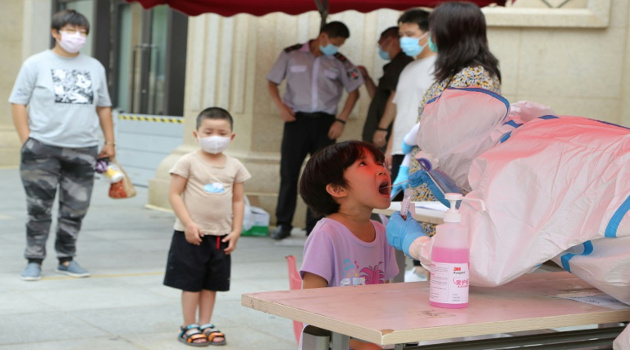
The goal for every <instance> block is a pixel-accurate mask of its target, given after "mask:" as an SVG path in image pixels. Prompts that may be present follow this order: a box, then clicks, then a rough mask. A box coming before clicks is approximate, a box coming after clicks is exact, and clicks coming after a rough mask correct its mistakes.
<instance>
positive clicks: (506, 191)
mask: <svg viewBox="0 0 630 350" xmlns="http://www.w3.org/2000/svg"><path fill="white" fill-rule="evenodd" d="M438 45H439V43H438ZM413 132H415V133H416V134H417V137H416V138H417V143H418V146H419V147H420V149H421V151H420V152H418V153H417V154H415V155H414V156H415V157H416V158H417V159H418V158H424V159H428V160H429V161H431V163H432V166H433V168H437V169H439V170H441V171H442V172H443V173H445V174H446V175H447V176H449V177H450V178H451V179H452V180H453V181H454V182H455V184H457V186H458V187H459V188H460V189H461V190H462V192H463V193H467V194H466V196H465V198H472V199H480V200H483V202H484V203H485V207H486V210H485V211H484V210H482V209H481V206H480V205H479V204H478V203H477V202H476V201H462V202H461V204H460V208H459V212H460V214H461V218H462V222H461V223H462V225H464V226H466V227H467V230H468V234H469V245H470V284H471V285H473V286H485V287H487V286H498V285H501V284H504V283H507V282H510V281H512V280H513V279H515V278H517V277H519V276H521V275H522V274H524V273H527V272H530V271H533V270H535V269H536V268H538V267H539V266H540V265H541V264H543V263H545V262H546V261H548V260H552V261H554V262H555V263H557V264H558V265H559V266H561V267H562V268H564V269H565V270H566V271H569V272H571V273H572V274H574V275H575V276H578V277H580V278H582V279H583V280H584V281H586V282H588V283H589V284H591V285H592V286H594V287H596V288H598V289H599V290H601V291H602V292H604V293H606V294H608V295H610V296H612V297H614V298H616V299H617V300H619V301H621V302H623V303H626V304H630V214H628V211H629V210H630V129H628V128H625V127H622V126H618V125H613V124H610V123H606V122H602V121H599V120H594V119H588V118H582V117H571V116H558V115H553V114H549V110H548V109H547V108H544V107H541V106H540V105H538V104H536V103H529V102H527V103H524V102H519V103H516V104H514V105H512V106H510V104H509V103H508V101H507V100H506V99H505V98H503V97H502V96H500V95H498V94H495V93H493V92H490V91H488V90H484V89H481V88H474V87H470V88H448V89H446V90H445V91H444V92H443V93H442V94H441V95H440V96H439V97H438V98H436V99H434V100H432V101H431V102H430V103H428V104H427V105H426V107H425V110H424V112H423V114H422V116H421V120H420V123H419V125H418V127H416V128H415V129H414V130H412V131H411V133H413ZM408 136H409V135H408ZM410 182H411V186H412V187H416V186H419V185H420V184H422V183H427V185H428V186H429V188H430V189H431V190H432V192H433V193H434V194H435V195H436V198H438V199H439V200H441V201H443V202H445V201H444V195H443V194H442V193H440V191H439V189H438V187H437V186H436V185H435V183H434V182H432V181H431V178H430V177H429V176H428V174H427V172H425V171H418V172H416V173H413V174H411V176H410ZM445 204H446V203H445ZM387 238H388V241H389V243H390V244H391V245H393V246H394V247H395V248H396V249H399V250H403V251H404V252H405V253H406V254H407V255H408V256H410V257H412V258H414V259H418V260H420V261H421V262H422V265H423V266H424V267H427V268H430V260H431V237H428V236H427V235H425V233H424V232H423V231H422V228H421V227H420V225H419V224H418V223H417V222H416V221H415V220H414V219H413V218H411V217H410V216H408V217H407V219H406V220H405V219H403V218H402V217H401V216H400V214H399V213H398V212H396V213H394V214H393V215H392V217H391V219H390V221H389V224H388V226H387ZM614 348H615V349H630V328H628V327H627V328H626V329H625V330H624V331H623V332H622V333H621V335H620V336H619V337H618V338H617V339H616V340H615V343H614Z"/></svg>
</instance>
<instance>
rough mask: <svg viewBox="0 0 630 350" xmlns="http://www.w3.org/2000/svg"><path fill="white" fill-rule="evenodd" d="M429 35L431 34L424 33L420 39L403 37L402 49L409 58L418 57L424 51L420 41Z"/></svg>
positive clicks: (401, 40)
mask: <svg viewBox="0 0 630 350" xmlns="http://www.w3.org/2000/svg"><path fill="white" fill-rule="evenodd" d="M427 34H429V33H424V35H422V36H421V37H419V38H410V37H408V36H403V37H401V38H400V48H401V49H402V51H403V52H404V53H405V55H407V56H410V57H416V56H418V55H419V54H420V53H421V52H422V50H424V46H422V45H420V40H421V39H422V38H424V37H425V36H426V35H427Z"/></svg>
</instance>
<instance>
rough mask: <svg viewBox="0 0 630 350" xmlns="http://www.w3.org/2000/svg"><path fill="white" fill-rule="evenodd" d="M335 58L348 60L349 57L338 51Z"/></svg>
mask: <svg viewBox="0 0 630 350" xmlns="http://www.w3.org/2000/svg"><path fill="white" fill-rule="evenodd" d="M335 58H336V59H338V60H339V61H341V62H346V61H347V60H348V59H347V58H346V56H344V55H342V54H341V53H339V52H337V53H336V54H335Z"/></svg>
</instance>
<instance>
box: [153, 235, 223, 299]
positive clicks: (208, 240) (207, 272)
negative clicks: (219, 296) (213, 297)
mask: <svg viewBox="0 0 630 350" xmlns="http://www.w3.org/2000/svg"><path fill="white" fill-rule="evenodd" d="M224 237H225V235H224V236H205V237H203V239H202V241H201V244H200V245H194V244H190V243H188V242H187V241H186V236H185V234H184V232H182V231H175V232H173V238H172V239H171V248H170V249H169V251H168V261H167V262H166V274H165V275H164V285H166V286H169V287H173V288H177V289H181V290H183V291H186V292H200V291H201V290H202V289H205V290H212V291H217V292H226V291H228V290H230V267H231V259H230V255H226V254H225V252H224V251H223V250H224V249H225V248H227V246H228V243H227V242H225V243H224V242H221V239H223V238H224Z"/></svg>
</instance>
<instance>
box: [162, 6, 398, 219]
mask: <svg viewBox="0 0 630 350" xmlns="http://www.w3.org/2000/svg"><path fill="white" fill-rule="evenodd" d="M379 12H380V16H379V13H372V14H367V15H365V14H359V13H357V12H348V13H345V14H341V15H336V16H335V17H334V19H336V20H341V21H343V22H344V23H346V25H348V27H349V28H350V31H351V36H350V39H349V40H347V42H346V44H345V45H344V46H343V47H342V50H341V51H342V52H343V53H344V54H346V55H347V56H348V57H349V58H350V60H351V61H353V62H355V63H356V64H363V65H366V66H368V68H369V69H371V72H373V74H374V75H375V76H379V75H380V71H379V70H380V66H381V65H382V61H379V60H380V59H379V58H378V57H377V55H376V54H375V52H376V40H377V39H378V37H377V36H378V34H377V33H376V29H375V28H376V26H378V27H379V28H380V27H386V26H388V25H393V24H395V23H396V18H397V16H398V14H399V13H398V12H397V11H392V10H383V11H379ZM329 20H333V19H329ZM319 21H320V17H319V14H318V13H317V12H310V13H306V14H302V15H299V16H288V15H285V14H271V15H267V16H264V17H253V16H250V15H243V14H241V15H236V16H234V17H228V18H226V17H221V16H218V15H215V14H206V15H201V16H197V17H191V18H190V21H189V28H188V52H187V64H186V67H187V71H186V93H185V96H186V97H185V105H184V118H185V131H184V137H183V144H182V145H181V146H179V147H178V148H177V149H175V150H174V151H173V152H172V154H171V155H169V156H168V157H167V158H165V159H164V160H163V161H162V163H161V164H160V166H159V167H158V169H157V171H156V174H155V178H154V179H153V180H151V181H150V183H149V204H150V205H152V206H157V207H164V208H170V205H169V203H168V198H167V192H168V184H169V181H170V176H169V174H168V170H169V169H170V168H171V167H172V166H173V164H174V162H175V161H176V160H177V159H178V158H179V157H180V156H181V155H182V154H185V153H187V152H191V151H193V150H195V149H197V147H198V146H197V142H196V140H194V139H193V136H192V131H193V130H194V128H195V118H196V116H197V114H198V113H199V112H200V111H201V110H203V109H204V108H206V107H210V106H219V107H223V108H226V109H227V110H229V111H230V113H231V114H232V116H233V117H234V119H235V121H234V131H235V133H236V138H235V139H234V141H233V143H232V144H231V145H230V147H229V148H228V151H227V154H229V155H231V156H234V157H237V158H238V159H240V160H241V161H242V162H243V163H244V165H245V166H246V167H247V169H248V170H249V171H250V173H251V174H252V179H250V180H249V181H247V182H246V184H245V189H246V192H247V193H248V194H250V197H251V196H252V195H253V197H254V198H255V199H256V203H255V204H254V205H256V206H260V207H262V208H264V209H265V210H267V211H268V212H269V213H270V214H271V221H272V224H275V215H274V214H275V206H276V200H277V193H278V188H279V184H280V179H279V160H280V154H279V151H280V142H281V139H282V128H283V122H282V120H281V119H280V117H279V115H278V113H277V110H276V108H275V106H274V104H273V102H272V101H271V99H270V98H269V95H268V92H267V80H266V79H265V76H266V74H267V73H268V71H269V70H270V68H271V66H272V65H273V63H274V62H275V60H276V58H277V57H278V55H279V54H280V52H281V51H282V49H284V48H285V47H287V46H290V45H293V44H295V43H301V42H305V41H307V40H308V39H310V38H314V37H316V36H317V34H318V33H319ZM386 22H387V23H386ZM366 28H368V30H367V32H366ZM368 34H369V35H368ZM281 90H282V89H281ZM281 93H282V91H281ZM361 93H362V95H363V97H362V99H361V102H360V103H358V104H357V107H355V110H354V112H353V114H352V116H351V120H350V122H349V123H348V124H347V125H346V130H345V132H344V135H343V136H342V139H344V140H346V139H359V138H360V135H361V130H362V127H363V121H364V120H365V114H366V113H367V106H368V103H369V99H368V98H367V93H366V92H365V90H364V88H361ZM343 100H344V99H342V101H343ZM305 213H306V207H305V205H304V204H303V203H302V202H301V200H300V201H298V208H297V210H296V213H295V218H294V222H293V225H294V226H296V227H303V226H304V221H305Z"/></svg>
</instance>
